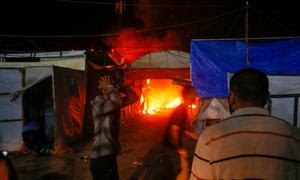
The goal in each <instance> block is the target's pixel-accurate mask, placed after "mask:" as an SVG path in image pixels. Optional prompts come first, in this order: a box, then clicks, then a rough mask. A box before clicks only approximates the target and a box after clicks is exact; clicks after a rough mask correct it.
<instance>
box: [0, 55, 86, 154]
mask: <svg viewBox="0 0 300 180" xmlns="http://www.w3.org/2000/svg"><path fill="white" fill-rule="evenodd" d="M0 57H1V59H2V62H1V63H0V112H1V113H0V149H6V150H9V151H17V150H19V149H20V148H21V146H22V144H23V140H22V127H23V125H24V124H25V123H26V122H28V121H29V120H38V121H41V122H42V123H41V124H42V126H43V128H44V127H45V126H46V122H45V121H44V120H45V118H46V117H50V118H51V119H52V122H49V123H51V124H53V128H54V132H53V133H54V145H55V149H56V150H59V149H62V147H64V146H67V145H70V144H71V143H73V142H75V141H76V140H78V139H80V138H81V137H82V136H83V128H84V111H85V94H86V93H85V87H86V75H85V72H84V71H83V70H85V52H84V51H63V52H43V53H16V54H0ZM32 58H33V59H35V60H36V58H38V59H39V61H38V62H32V60H33V59H32ZM19 61H22V62H19ZM25 61H27V62H25ZM54 65H57V66H54ZM59 66H60V67H59ZM47 102H48V104H47ZM49 102H50V104H49ZM46 104H47V107H46ZM51 108H52V109H51Z"/></svg>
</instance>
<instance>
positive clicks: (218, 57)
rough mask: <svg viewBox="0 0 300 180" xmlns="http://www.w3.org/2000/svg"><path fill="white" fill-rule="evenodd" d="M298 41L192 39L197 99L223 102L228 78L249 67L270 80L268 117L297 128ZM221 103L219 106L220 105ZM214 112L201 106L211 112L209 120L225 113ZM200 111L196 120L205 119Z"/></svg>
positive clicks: (299, 52)
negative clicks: (283, 121) (275, 117)
mask: <svg viewBox="0 0 300 180" xmlns="http://www.w3.org/2000/svg"><path fill="white" fill-rule="evenodd" d="M299 59H300V39H298V38H288V39H250V40H249V43H246V42H245V41H244V39H231V40H230V39H228V40H226V39H225V40H224V39H222V40H196V39H195V40H192V42H191V79H192V83H193V85H194V87H196V89H197V92H198V94H199V96H201V97H205V98H206V99H207V100H208V101H211V99H216V100H218V101H220V99H223V101H224V100H226V99H224V98H226V97H227V94H228V82H229V80H230V75H231V74H232V73H234V72H236V71H238V70H240V69H242V68H246V67H252V68H256V69H259V70H261V71H263V72H265V73H266V74H267V75H268V77H269V80H270V93H271V97H272V103H270V104H269V105H268V108H269V110H270V113H271V115H274V116H277V117H279V118H283V119H285V120H287V121H288V122H290V123H291V124H293V125H295V126H298V127H299V125H300V122H299V121H300V117H299V116H298V113H299V106H298V101H299V96H300V88H299V81H300V76H299V75H300V61H299ZM220 104H222V103H220ZM219 107H220V108H221V109H222V110H221V111H220V110H216V111H213V108H210V104H209V103H207V105H205V106H204V107H203V109H206V110H212V112H214V113H208V114H210V115H209V116H208V118H211V117H210V116H212V118H215V117H214V116H216V117H217V118H221V119H222V118H223V117H226V116H227V115H228V111H224V110H225V109H228V108H224V107H222V106H221V105H219ZM206 118H207V117H203V112H202V113H199V115H198V120H199V121H200V120H203V119H206Z"/></svg>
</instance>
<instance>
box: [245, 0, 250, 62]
mask: <svg viewBox="0 0 300 180" xmlns="http://www.w3.org/2000/svg"><path fill="white" fill-rule="evenodd" d="M245 8H246V16H245V18H246V19H245V40H246V61H247V66H249V65H250V61H249V39H248V33H249V32H248V29H249V25H248V9H249V2H248V1H246V6H245Z"/></svg>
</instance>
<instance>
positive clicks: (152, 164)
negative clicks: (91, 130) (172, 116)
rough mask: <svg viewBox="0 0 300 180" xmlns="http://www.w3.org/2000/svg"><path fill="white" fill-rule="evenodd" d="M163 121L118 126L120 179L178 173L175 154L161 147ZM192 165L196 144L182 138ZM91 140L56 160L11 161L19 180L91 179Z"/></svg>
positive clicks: (22, 157)
mask: <svg viewBox="0 0 300 180" xmlns="http://www.w3.org/2000/svg"><path fill="white" fill-rule="evenodd" d="M166 119H167V118H165V117H161V116H149V117H144V116H141V117H136V118H134V119H131V120H127V121H124V122H122V123H121V136H120V140H121V144H122V150H121V152H120V154H119V157H118V168H119V176H120V179H124V180H125V179H131V180H134V179H145V180H150V179H151V180H152V179H153V180H154V179H155V180H159V179H174V177H175V175H176V172H178V171H179V170H180V169H179V168H180V163H179V159H178V156H177V154H176V153H175V152H174V151H173V150H169V149H166V148H164V147H163V146H162V145H161V139H162V136H163V132H164V128H165V124H166ZM184 144H185V146H186V147H187V149H188V151H189V153H190V158H189V161H190V163H191V159H192V153H193V151H194V147H195V144H196V142H194V141H193V140H191V139H188V138H184ZM90 150H91V140H85V141H82V142H79V143H78V144H77V145H76V150H74V152H71V153H66V154H63V155H56V156H33V155H30V154H13V155H11V159H12V161H13V163H14V166H15V169H16V171H17V173H18V176H19V179H20V180H32V179H43V180H47V179H78V180H79V179H80V180H82V179H91V174H90V171H89V161H88V160H87V161H86V160H82V159H81V158H80V157H82V156H88V155H89V154H90Z"/></svg>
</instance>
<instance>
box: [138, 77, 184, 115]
mask: <svg viewBox="0 0 300 180" xmlns="http://www.w3.org/2000/svg"><path fill="white" fill-rule="evenodd" d="M181 90H182V88H181V87H179V86H176V85H173V84H172V81H171V80H150V79H147V80H146V84H145V86H144V87H143V88H142V95H141V98H140V105H141V107H142V110H141V112H142V113H143V114H157V113H162V112H165V111H167V110H168V109H172V108H175V107H177V106H179V105H180V104H181V103H182V99H181Z"/></svg>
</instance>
